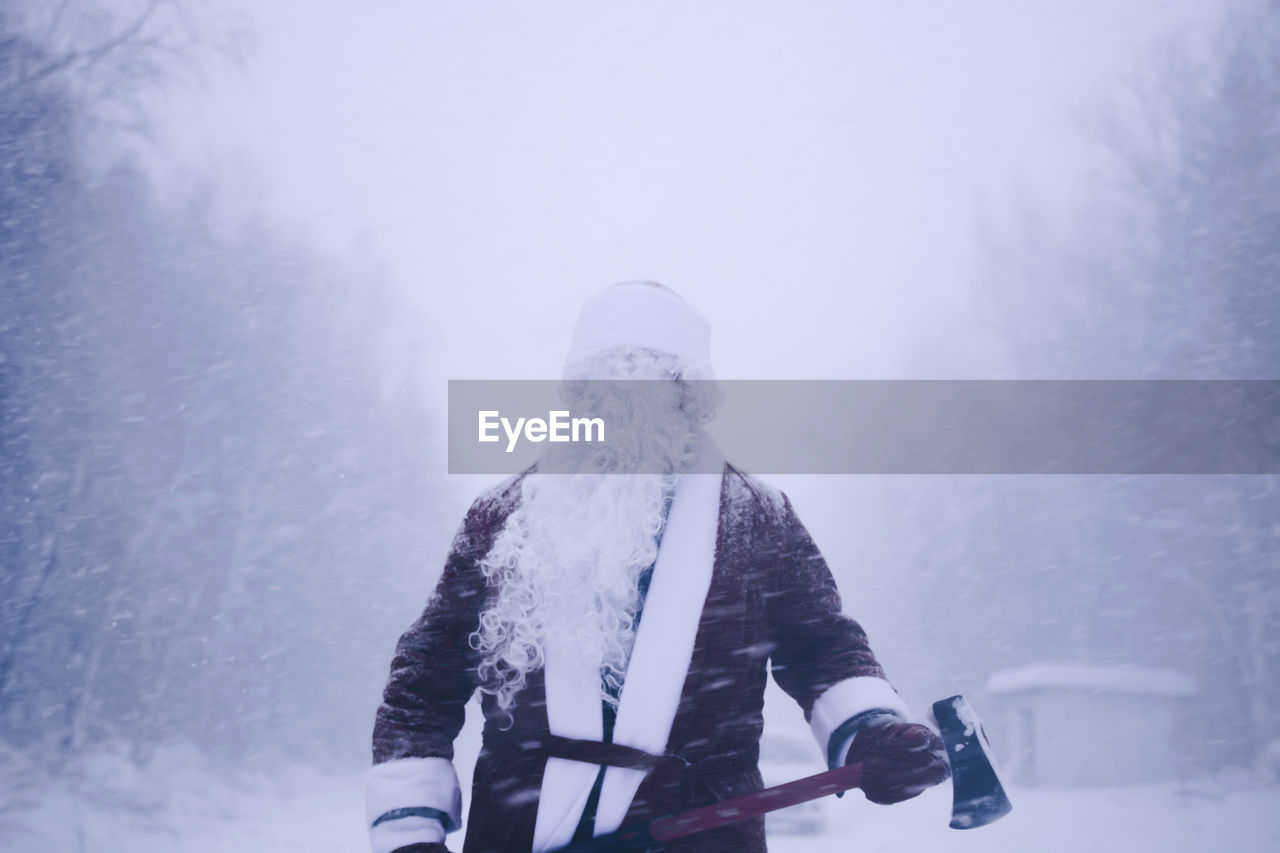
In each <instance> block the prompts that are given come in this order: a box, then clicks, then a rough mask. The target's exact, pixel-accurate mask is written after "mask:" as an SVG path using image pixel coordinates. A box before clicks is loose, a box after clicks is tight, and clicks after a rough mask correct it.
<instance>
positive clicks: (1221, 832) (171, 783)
mask: <svg viewBox="0 0 1280 853" xmlns="http://www.w3.org/2000/svg"><path fill="white" fill-rule="evenodd" d="M4 758H5V759H6V760H5V761H4V766H3V767H2V768H0V786H2V787H0V850H3V851H6V852H7V853H62V851H76V853H79V851H89V853H161V851H163V853H215V852H216V853H230V851H235V853H256V852H257V851H263V853H274V851H280V853H304V851H305V853H352V851H357V853H358V851H361V850H366V849H367V842H366V839H365V832H364V827H363V807H362V800H361V798H362V789H361V775H360V774H359V773H356V772H352V773H347V774H339V775H332V774H330V775H326V774H321V773H318V772H317V771H314V770H309V769H306V768H302V767H291V768H280V769H279V770H278V771H277V772H273V773H271V774H265V773H263V774H256V775H247V776H241V777H237V778H234V779H229V778H226V777H223V776H220V775H219V774H217V773H215V772H213V771H210V770H208V769H206V768H205V767H204V766H203V764H202V763H201V761H200V758H199V756H198V755H197V754H196V753H194V752H192V751H185V750H181V749H165V750H162V751H161V752H160V753H159V754H158V755H157V757H156V759H155V761H154V762H153V763H152V764H151V765H150V766H148V767H147V768H146V770H145V771H143V770H140V769H139V768H137V767H136V766H134V765H133V764H131V763H129V762H128V761H125V760H123V759H119V758H110V757H98V758H95V759H93V760H91V761H86V762H85V763H84V764H83V765H82V766H80V767H78V768H77V769H76V772H75V774H74V775H75V781H74V783H72V782H69V781H65V780H64V781H58V780H50V779H42V778H41V777H40V775H39V774H38V773H37V771H36V770H35V768H33V767H31V766H29V765H28V766H24V765H23V762H22V760H21V759H20V758H19V757H17V756H14V755H12V754H9V755H6V756H4ZM1012 794H1013V800H1014V811H1013V813H1012V814H1011V815H1009V816H1008V817H1007V818H1005V819H1004V820H1003V821H1002V822H1000V823H998V824H995V825H993V826H990V827H986V828H983V829H979V830H973V831H968V832H958V831H955V830H951V829H948V828H947V818H948V814H949V810H950V792H949V791H948V790H946V789H945V788H942V789H935V790H933V791H930V792H928V793H926V794H925V795H923V796H921V797H920V798H918V799H916V800H914V801H911V802H908V803H903V804H900V805H897V806H893V807H888V808H885V807H878V806H873V805H871V804H869V803H867V802H866V801H865V800H863V799H862V798H861V796H860V795H858V794H856V793H854V794H850V795H848V796H846V797H845V798H844V799H842V800H835V799H831V800H829V801H827V802H826V803H824V808H825V812H826V821H827V831H826V832H825V833H824V834H823V835H820V836H808V837H805V836H784V835H779V836H776V837H774V838H773V839H772V840H771V844H770V849H771V850H772V851H774V853H817V851H829V850H830V851H849V850H857V851H858V852H859V853H877V851H884V853H895V851H904V853H905V851H928V853H941V851H948V850H955V851H969V850H973V851H977V850H981V851H985V853H1006V851H1007V853H1028V851H1036V853H1058V851H1062V853H1067V851H1070V853H1106V852H1107V851H1117V853H1121V851H1122V853H1138V852H1139V851H1153V852H1154V851H1159V852H1160V853H1178V851H1187V853H1212V851H1220V850H1222V851H1228V850H1229V851H1231V853H1264V851H1265V853H1272V851H1276V850H1280V789H1276V788H1265V787H1261V786H1259V785H1257V784H1256V783H1254V782H1251V781H1247V780H1244V779H1210V780H1200V781H1198V782H1195V783H1189V784H1184V785H1181V786H1178V785H1172V784H1170V785H1160V786H1150V787H1134V788H1112V789H1102V790H1056V791H1053V790H1025V791H1014V792H1012ZM450 846H451V847H452V848H453V849H455V850H457V849H460V848H461V838H460V837H459V836H454V837H453V838H452V839H451V842H450Z"/></svg>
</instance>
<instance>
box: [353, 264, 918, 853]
mask: <svg viewBox="0 0 1280 853" xmlns="http://www.w3.org/2000/svg"><path fill="white" fill-rule="evenodd" d="M709 342H710V334H709V325H708V324H707V321H706V320H705V319H704V318H703V317H702V316H701V315H700V314H699V313H698V312H696V311H695V310H694V309H693V308H692V307H690V306H689V305H688V304H687V303H686V302H684V300H682V299H680V297H678V296H676V295H675V294H673V293H671V292H670V291H668V290H666V289H665V288H662V287H660V286H654V285H652V284H651V283H647V282H634V283H626V284H623V285H618V286H615V287H613V288H610V289H609V290H606V291H605V292H604V293H602V294H600V295H599V296H597V297H596V298H595V299H593V300H592V301H590V302H588V304H587V306H586V307H585V308H584V309H583V312H582V315H581V316H580V318H579V322H578V324H577V326H576V328H575V333H574V341H573V344H572V346H571V351H570V357H569V363H570V364H571V365H572V364H575V363H580V362H581V361H582V359H583V358H586V357H589V356H590V355H591V354H593V353H598V352H603V351H609V350H612V349H617V348H620V347H621V348H635V347H641V348H645V349H647V350H651V351H657V352H661V353H666V354H669V355H671V356H674V357H675V358H676V359H677V360H678V362H679V364H680V365H681V373H682V375H683V376H684V377H686V378H703V379H706V378H709V377H710V358H709V352H710V345H709ZM695 453H696V455H697V457H698V458H697V464H696V465H693V466H690V467H689V468H688V469H687V472H686V473H682V474H680V475H679V476H678V477H677V478H675V479H674V488H673V490H672V491H671V493H670V494H669V495H668V497H667V499H666V507H667V509H666V513H665V522H664V524H663V527H662V531H661V536H660V539H659V540H658V544H657V546H656V559H654V560H653V563H652V566H651V568H650V569H649V570H648V571H647V572H646V573H645V575H644V584H645V590H644V593H643V596H642V603H643V607H642V610H641V611H640V613H639V614H637V617H638V618H637V620H636V627H635V630H634V633H633V642H632V644H631V645H630V646H629V648H628V657H627V661H626V665H625V680H624V681H623V682H622V684H621V691H620V694H619V695H616V697H614V698H615V701H613V702H605V703H602V701H601V679H600V673H599V671H598V670H595V671H593V670H592V669H590V668H589V667H587V668H584V666H583V664H582V663H581V662H580V660H579V659H578V658H577V657H575V655H573V654H571V653H570V652H569V650H567V649H564V648H560V649H558V648H557V645H556V641H555V640H554V639H553V638H551V637H548V638H547V642H546V643H545V648H543V649H542V658H541V665H539V666H535V667H532V668H531V669H530V670H529V671H528V672H527V673H526V674H524V675H523V677H522V680H521V684H520V689H519V691H518V693H517V694H516V695H515V696H514V699H513V700H511V699H510V698H509V699H508V702H507V705H508V706H507V707H502V704H503V703H502V702H501V701H500V697H499V695H498V694H496V693H494V692H482V698H481V707H482V710H483V712H484V719H485V723H484V732H483V747H482V750H481V752H480V755H479V757H478V758H477V760H476V765H475V773H474V778H473V784H472V789H471V792H470V810H469V812H468V816H467V832H466V838H465V843H464V847H463V850H464V853H485V852H487V851H501V853H513V851H521V853H523V851H538V853H541V851H549V850H555V849H557V848H559V847H562V846H564V845H565V844H567V843H569V842H570V841H571V840H573V839H574V838H575V837H577V838H581V837H582V835H583V832H584V830H585V831H586V832H587V834H588V836H589V835H590V834H596V835H599V834H603V833H607V832H610V831H612V830H614V829H617V828H618V827H620V826H626V825H631V824H635V823H638V822H643V821H645V820H646V819H651V818H655V817H658V816H661V815H662V814H668V813H672V812H676V811H683V810H686V809H692V808H697V807H699V806H703V805H708V804H710V803H713V802H716V801H719V800H723V799H726V798H729V797H734V796H738V795H741V794H745V793H749V792H752V791H756V790H759V789H760V788H761V787H762V782H761V776H760V772H759V769H758V767H757V762H758V760H759V741H760V736H761V732H762V729H763V724H764V721H763V717H762V709H763V704H764V691H765V685H766V679H767V678H768V677H769V673H770V672H772V674H773V678H774V679H775V680H776V681H777V683H778V684H779V685H780V686H781V687H782V688H783V689H784V690H785V691H786V692H787V693H788V694H789V695H790V696H791V697H792V698H793V699H794V700H795V701H796V702H797V703H798V704H799V705H800V707H801V708H802V709H803V711H804V714H805V718H806V719H807V720H808V721H809V724H810V726H811V728H812V731H813V734H814V737H815V739H816V741H817V745H818V748H819V749H820V750H821V754H822V756H823V757H824V758H826V759H827V760H828V761H829V763H830V764H832V765H833V766H834V765H836V764H838V763H840V762H841V761H842V760H844V758H845V753H846V751H847V749H848V746H849V743H850V740H851V737H852V736H853V735H854V734H855V733H856V732H857V731H858V730H859V729H862V728H864V727H865V726H867V725H868V724H870V723H883V722H885V721H902V720H906V719H908V718H909V714H908V710H907V708H906V706H905V705H904V704H903V702H902V700H901V699H900V698H899V696H898V694H897V692H896V691H895V690H894V689H893V687H892V686H891V685H890V684H889V682H888V681H887V680H886V679H885V675H884V672H883V671H882V669H881V667H880V665H879V663H878V662H877V661H876V658H875V656H874V655H873V654H872V652H871V649H870V648H869V646H868V643H867V637H866V634H865V633H864V632H863V630H862V628H861V627H859V625H858V624H857V622H855V621H854V620H853V619H851V618H849V617H848V616H846V615H844V614H843V612H842V609H841V602H840V596H839V594H838V592H837V589H836V584H835V582H834V580H833V579H832V576H831V572H830V571H829V569H828V568H827V564H826V562H825V561H824V560H823V558H822V555H821V554H820V553H819V551H818V549H817V547H816V546H815V545H814V543H813V541H812V539H810V537H809V535H808V533H807V532H806V531H805V528H804V526H803V525H802V524H801V523H800V520H799V519H798V518H797V517H796V514H795V511H794V510H793V508H792V506H791V503H790V502H789V501H788V499H787V498H786V497H785V496H784V495H783V494H781V493H780V492H777V491H775V490H773V489H771V488H769V487H768V486H766V485H764V484H762V483H761V482H759V481H758V480H756V479H755V478H753V477H751V476H749V475H747V474H745V473H743V472H742V471H740V470H738V469H736V468H734V467H733V466H732V465H730V464H728V463H727V462H725V461H724V460H723V459H722V458H720V457H719V455H718V451H717V450H716V449H715V446H714V444H713V443H712V442H710V441H709V440H707V439H706V438H705V436H700V438H699V441H698V443H697V447H696V450H695ZM693 471H697V472H705V473H692V472H693ZM536 476H537V474H536V471H535V472H526V473H525V474H522V475H519V476H517V477H515V478H513V479H511V480H508V481H507V482H505V483H503V484H501V485H500V486H498V487H496V488H495V489H493V490H492V491H490V492H489V493H487V494H485V495H483V496H481V497H480V498H479V499H478V500H477V501H476V502H475V503H474V504H473V505H472V507H471V509H470V511H469V512H468V513H467V515H466V518H465V520H464V522H463V524H462V527H461V529H460V530H459V532H458V535H457V536H456V538H455V540H454V542H453V546H452V550H451V553H450V554H449V556H448V559H447V561H446V563H445V567H444V572H443V574H442V576H441V578H440V581H439V584H438V586H437V587H436V590H435V592H434V594H433V595H432V597H431V599H430V601H429V602H428V604H427V606H426V609H425V611H424V612H423V613H422V615H421V617H420V618H419V619H418V620H417V621H416V622H415V623H414V624H413V625H412V626H411V627H410V628H409V630H408V631H407V632H405V634H404V635H403V636H402V637H401V639H400V641H399V644H398V645H397V647H396V651H395V655H394V659H393V661H392V664H391V673H390V678H389V680H388V683H387V686H386V690H385V693H384V701H383V703H382V705H381V707H380V708H379V709H378V712H377V717H376V722H375V727H374V732H373V759H374V766H373V768H372V769H371V770H370V771H369V773H368V776H367V785H366V792H367V814H368V822H369V826H370V837H371V840H372V845H373V850H374V851H375V853H393V851H418V850H422V851H427V850H441V849H443V848H442V847H441V846H440V842H442V841H443V838H444V835H445V833H447V832H451V831H453V830H455V829H458V828H459V827H460V826H461V824H462V796H461V791H460V790H459V786H458V781H457V775H456V773H455V771H454V767H453V764H452V760H453V741H454V738H455V737H456V736H457V735H458V732H459V731H460V729H461V728H462V725H463V721H464V706H465V705H466V704H467V702H468V701H469V700H470V698H471V697H472V695H473V694H474V693H475V692H476V691H477V690H478V689H482V688H483V685H484V681H485V675H484V668H483V666H482V665H481V663H482V651H481V647H482V644H478V643H477V641H476V636H477V631H478V629H479V626H480V623H481V619H482V614H483V613H485V612H486V608H488V607H491V606H492V605H493V602H494V596H496V595H498V593H499V590H498V589H497V588H496V587H497V586H498V585H499V584H498V583H497V582H496V581H495V577H496V576H495V575H494V573H493V572H492V571H489V572H486V570H485V561H486V557H487V556H488V555H490V552H491V550H492V549H493V548H494V546H495V541H496V540H497V539H498V538H499V537H500V536H501V535H502V532H503V531H504V529H506V528H507V526H508V522H509V521H510V520H511V519H512V516H513V513H516V512H518V511H519V509H520V506H521V502H522V500H524V499H525V495H527V494H529V492H528V489H527V486H529V485H530V483H529V481H528V478H530V477H536ZM662 849H664V850H669V851H695V850H696V851H734V853H754V852H755V851H764V850H765V837H764V821H763V818H754V819H750V820H746V821H742V822H740V823H737V824H733V825H730V826H726V827H722V828H720V829H717V830H714V831H711V832H707V833H703V834H701V835H698V836H695V837H692V838H688V839H685V840H683V841H680V842H673V843H671V844H669V845H667V846H666V847H664V848H662Z"/></svg>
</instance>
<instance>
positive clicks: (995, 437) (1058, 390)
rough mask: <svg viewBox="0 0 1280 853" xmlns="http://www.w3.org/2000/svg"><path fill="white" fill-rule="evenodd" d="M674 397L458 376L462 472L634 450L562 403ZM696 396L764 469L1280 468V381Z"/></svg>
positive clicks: (865, 386) (743, 455) (805, 387)
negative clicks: (567, 452)
mask: <svg viewBox="0 0 1280 853" xmlns="http://www.w3.org/2000/svg"><path fill="white" fill-rule="evenodd" d="M659 385H661V386H662V388H661V389H658V388H657V386H659ZM669 387H670V383H669V382H662V383H657V382H650V381H592V382H579V383H577V384H576V385H575V386H574V387H572V388H569V389H566V388H564V387H562V383H561V382H559V381H553V380H546V381H531V380H511V381H505V380H453V381H450V382H449V413H448V415H449V417H448V420H449V473H451V474H509V473H516V472H519V471H522V470H524V469H525V468H527V467H528V466H530V465H531V464H533V463H535V462H537V461H538V460H539V458H540V456H541V455H542V454H543V453H544V452H545V451H546V450H547V449H548V448H550V447H551V446H552V445H553V443H555V444H562V445H568V444H577V443H589V444H592V445H593V446H594V447H599V448H602V449H605V448H608V447H609V446H610V442H616V441H620V440H625V436H627V430H626V429H625V424H619V423H612V424H611V423H610V422H609V421H610V418H609V417H600V418H599V419H598V420H599V421H600V423H596V422H595V420H594V418H595V416H596V415H600V414H601V411H592V410H591V406H590V404H580V403H579V404H574V403H566V402H565V400H566V399H569V400H574V401H581V400H598V399H610V398H611V397H612V399H613V401H614V405H612V406H611V407H609V411H615V412H616V411H617V410H618V409H619V406H618V405H617V402H618V395H622V399H623V400H624V403H625V401H626V399H627V395H636V399H637V400H638V401H639V405H640V407H641V408H642V407H643V401H644V400H650V399H652V395H653V393H654V391H655V390H659V391H663V390H665V391H669ZM566 390H567V391H568V393H567V394H566V393H565V392H566ZM685 390H686V392H687V393H688V394H689V395H691V398H697V399H699V400H702V401H705V400H706V399H707V398H708V395H710V394H712V393H718V394H719V395H721V396H722V403H721V405H720V406H719V408H718V410H717V415H716V417H715V419H714V420H713V421H711V422H710V423H709V424H708V425H707V430H708V431H709V432H710V433H711V434H712V436H713V437H714V438H715V440H716V442H717V443H718V444H719V446H720V448H721V450H722V451H723V453H724V455H725V457H726V458H727V459H728V460H729V461H730V462H732V463H733V464H735V465H737V466H738V467H740V468H742V469H743V470H746V471H748V472H751V473H759V474H1277V473H1280V381H1277V380H1196V381H1192V380H1026V381H1002V380H1001V381H994V380H972V381H970V380H963V381H952V380H938V381H933V380H892V381H861V380H858V381H821V380H723V381H720V382H716V383H697V382H689V383H685ZM641 398H643V400H641ZM699 405H701V403H699ZM621 408H623V409H625V408H626V405H623V406H622V407H621ZM602 411H603V410H602ZM613 417H614V419H616V418H617V417H618V416H617V415H614V416H613ZM521 418H523V419H524V420H523V422H522V421H521V420H520V419H521ZM503 419H505V424H504V422H503ZM600 433H603V435H602V436H601V435H600ZM632 433H634V430H633V431H632ZM482 435H483V436H484V437H485V439H486V440H481V436H482ZM619 436H623V437H624V438H619ZM633 437H634V436H633ZM495 439H496V440H495ZM603 457H607V453H605V454H603V456H602V458H603ZM636 473H653V472H652V471H645V470H637V471H636Z"/></svg>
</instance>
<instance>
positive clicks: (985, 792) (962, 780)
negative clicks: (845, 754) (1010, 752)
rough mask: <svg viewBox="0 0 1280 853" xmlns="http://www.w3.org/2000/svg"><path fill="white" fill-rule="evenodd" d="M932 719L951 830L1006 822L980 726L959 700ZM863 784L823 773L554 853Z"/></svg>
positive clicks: (858, 768) (655, 840)
mask: <svg viewBox="0 0 1280 853" xmlns="http://www.w3.org/2000/svg"><path fill="white" fill-rule="evenodd" d="M933 716H934V720H935V721H936V722H937V724H938V731H939V733H940V734H941V735H942V742H943V743H944V744H945V745H946V748H947V758H948V760H949V761H950V762H951V789H952V795H953V799H952V806H951V824H950V825H951V828H952V829H975V828H977V827H979V826H986V825H987V824H989V823H992V822H993V821H996V820H999V819H1000V818H1002V817H1004V816H1005V815H1006V814H1008V813H1009V811H1010V810H1011V809H1012V808H1013V805H1012V804H1011V803H1010V802H1009V797H1008V795H1006V794H1005V791H1004V786H1003V785H1002V784H1001V783H1000V776H999V773H998V772H997V770H996V764H995V761H994V758H993V757H992V754H991V747H990V745H989V744H988V743H987V736H986V734H985V733H984V732H983V730H982V724H981V723H980V722H979V721H978V717H977V715H976V714H974V712H973V708H972V707H971V706H970V705H969V703H968V701H966V700H965V698H964V697H963V696H951V697H949V698H947V699H940V700H939V701H937V702H934V703H933ZM861 781H862V765H860V764H848V765H845V766H844V767H837V768H836V769H834V770H828V771H826V772H825V773H815V774H814V775H812V776H806V777H804V778H803V779H796V780H795V781H793V782H787V783H786V784H784V785H777V786H774V787H772V788H765V789H764V790H763V791H756V792H755V793H754V794H746V795H744V796H741V797H734V798H733V799H730V800H723V801H721V802H719V803H714V804H712V805H709V806H703V807H702V808H699V809H693V810H692V811H687V812H683V813H681V814H675V815H667V816H666V817H660V818H657V819H656V820H653V821H650V822H649V823H647V824H641V825H639V826H633V827H623V828H622V829H619V830H616V831H615V832H610V833H608V834H606V835H597V836H596V837H595V838H592V839H590V840H589V841H581V842H576V843H573V844H569V845H568V846H566V847H561V848H559V849H558V850H557V851H555V853H621V851H642V850H646V849H648V848H649V847H652V846H655V845H658V844H663V843H665V842H668V841H675V840H676V839H678V838H685V837H687V836H690V835H695V834H697V833H699V832H706V831H707V830H709V829H716V828H718V827H721V826H727V825H728V824H731V823H737V822H738V821H741V820H747V819H748V818H752V817H756V816H757V815H762V814H765V813H767V812H772V811H777V810H779V809H785V808H787V807H789V806H794V805H796V804H797V803H804V802H808V801H809V800H816V799H818V798H819V797H825V796H828V795H830V794H838V793H840V792H842V791H847V790H849V789H850V788H857V787H858V786H859V784H861Z"/></svg>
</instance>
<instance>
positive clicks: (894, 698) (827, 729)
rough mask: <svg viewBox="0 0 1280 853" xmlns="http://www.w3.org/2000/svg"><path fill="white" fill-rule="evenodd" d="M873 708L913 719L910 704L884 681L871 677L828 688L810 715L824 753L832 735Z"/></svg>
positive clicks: (810, 720)
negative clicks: (855, 716)
mask: <svg viewBox="0 0 1280 853" xmlns="http://www.w3.org/2000/svg"><path fill="white" fill-rule="evenodd" d="M873 708H884V709H885V710H888V711H893V712H895V713H897V714H901V715H902V718H903V719H904V720H909V719H911V712H910V711H909V710H908V709H907V704H906V703H905V702H903V701H902V697H901V696H899V695H898V692H897V691H896V690H894V689H893V687H892V686H891V685H890V684H889V682H887V681H885V680H884V679H883V678H877V677H875V676H872V675H866V676H859V677H857V678H847V679H845V680H844V681H840V682H837V683H835V684H833V685H831V686H830V687H829V688H827V690H826V691H825V692H824V693H823V694H822V695H821V696H819V697H818V701H817V702H814V703H813V710H812V712H810V714H809V728H810V729H812V731H813V736H814V737H815V738H817V741H818V748H819V749H821V750H822V754H823V755H824V756H825V755H826V754H827V748H828V746H829V743H828V742H829V741H830V740H831V733H832V732H834V731H835V730H836V728H837V727H838V726H839V725H840V724H841V723H843V722H844V721H845V720H847V719H849V718H850V717H852V716H854V715H855V714H861V713H862V712H863V711H870V710H871V709H873Z"/></svg>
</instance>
